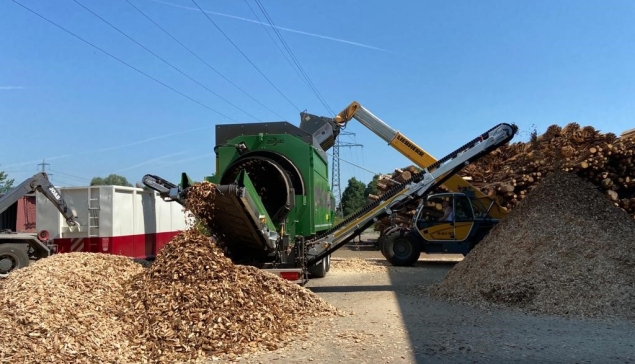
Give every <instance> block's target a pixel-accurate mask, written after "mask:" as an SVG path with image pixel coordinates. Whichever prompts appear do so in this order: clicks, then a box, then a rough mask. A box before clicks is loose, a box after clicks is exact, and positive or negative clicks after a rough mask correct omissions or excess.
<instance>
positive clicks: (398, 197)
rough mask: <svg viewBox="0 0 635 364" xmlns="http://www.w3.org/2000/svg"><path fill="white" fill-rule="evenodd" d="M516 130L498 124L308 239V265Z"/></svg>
mask: <svg viewBox="0 0 635 364" xmlns="http://www.w3.org/2000/svg"><path fill="white" fill-rule="evenodd" d="M516 132H517V127H516V126H515V125H509V124H499V125H497V126H495V127H494V128H492V129H490V130H489V131H487V132H486V133H484V134H482V135H480V136H479V137H477V138H476V139H474V140H472V141H470V142H469V143H467V144H465V145H464V146H462V147H461V148H459V149H457V150H455V151H454V152H452V153H450V154H449V155H447V156H446V157H444V158H442V159H440V160H438V161H436V162H435V163H433V164H431V165H429V166H428V167H427V168H424V169H423V170H422V171H421V172H418V173H416V174H414V175H413V176H412V177H411V178H410V179H409V180H407V181H405V182H404V183H401V184H399V185H396V186H394V187H393V188H392V189H390V190H389V191H387V192H386V193H385V194H383V195H382V196H381V197H380V198H379V199H378V200H376V201H374V202H372V203H371V204H369V205H367V206H366V207H364V208H362V209H361V210H359V211H358V212H356V213H354V214H352V215H351V216H349V217H347V218H346V219H345V220H344V221H343V222H341V223H339V224H338V225H336V226H334V227H333V228H331V229H330V230H328V231H327V232H325V233H323V234H321V235H320V236H318V237H316V238H314V239H312V240H309V241H308V242H307V243H308V245H309V246H308V248H309V249H308V253H307V254H308V256H309V259H308V265H309V266H310V265H311V264H314V263H315V262H317V261H320V260H321V259H322V258H324V257H326V256H328V255H330V254H331V253H333V252H334V251H335V250H337V249H339V248H340V247H342V246H343V245H344V244H346V243H348V242H349V241H351V240H352V239H354V238H355V237H356V236H357V235H359V234H360V233H361V232H362V231H364V230H365V229H366V228H368V227H369V226H370V225H372V224H373V223H374V222H375V221H377V219H379V218H381V217H383V216H385V215H388V214H391V213H392V210H393V209H395V208H396V207H397V208H398V207H399V206H401V205H402V204H403V203H404V202H407V201H408V200H410V199H416V198H418V197H421V196H423V195H424V194H426V193H428V192H430V191H431V190H433V189H434V188H436V187H438V186H439V185H441V184H444V183H447V181H448V180H449V179H451V178H453V177H454V176H456V173H457V172H458V171H460V170H461V169H462V168H464V167H465V166H466V165H468V164H469V163H470V162H473V161H475V160H477V159H478V158H480V157H481V156H483V155H485V154H487V153H489V152H491V151H492V150H494V149H496V148H498V147H499V146H501V145H503V144H505V143H507V142H508V141H510V140H511V139H512V138H513V137H514V135H515V134H516Z"/></svg>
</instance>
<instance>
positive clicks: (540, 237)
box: [429, 172, 635, 320]
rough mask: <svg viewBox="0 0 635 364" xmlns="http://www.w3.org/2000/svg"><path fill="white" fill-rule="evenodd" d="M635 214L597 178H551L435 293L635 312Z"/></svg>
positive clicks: (566, 309)
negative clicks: (607, 192) (596, 181)
mask: <svg viewBox="0 0 635 364" xmlns="http://www.w3.org/2000/svg"><path fill="white" fill-rule="evenodd" d="M634 237H635V221H634V220H633V219H632V218H631V217H630V216H629V215H628V214H627V213H626V212H624V211H623V210H621V209H619V208H618V207H616V206H615V205H614V204H613V203H612V202H610V201H609V200H608V199H607V198H606V197H605V196H604V195H602V194H601V193H600V192H599V191H598V190H597V188H596V187H595V186H593V185H592V184H591V183H588V182H586V181H583V180H582V179H580V178H579V177H577V176H575V175H574V174H570V173H564V172H557V173H553V174H551V175H549V176H548V177H547V178H545V180H544V182H543V183H542V184H540V185H539V186H538V187H536V189H535V190H534V191H532V192H531V194H529V195H528V197H527V198H526V199H525V200H523V202H522V203H521V204H520V205H519V206H518V207H517V208H516V209H515V210H513V211H512V212H511V213H510V214H509V215H508V216H507V217H506V218H505V219H504V220H503V221H501V223H499V225H498V226H496V227H495V228H494V229H492V231H491V232H490V234H489V235H488V236H487V237H486V238H485V239H484V240H483V241H482V242H481V243H480V244H479V245H477V246H476V247H475V248H474V250H472V252H470V254H468V256H467V257H466V258H465V259H464V260H463V261H462V262H460V263H458V264H457V265H456V266H455V267H454V268H452V270H450V272H449V273H448V274H447V276H446V277H445V279H444V280H443V281H442V282H441V283H440V284H439V285H437V286H436V287H433V288H431V289H430V291H429V293H430V294H431V296H432V297H435V298H439V299H445V300H450V301H458V302H464V303H468V304H474V305H502V306H507V307H514V308H519V309H522V310H524V311H529V312H534V313H546V314H558V315H565V316H569V315H570V316H585V317H598V318H609V317H618V318H627V319H630V320H634V319H635V250H634V249H633V243H634V240H635V238H634Z"/></svg>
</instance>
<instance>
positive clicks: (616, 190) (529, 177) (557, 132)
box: [369, 123, 635, 231]
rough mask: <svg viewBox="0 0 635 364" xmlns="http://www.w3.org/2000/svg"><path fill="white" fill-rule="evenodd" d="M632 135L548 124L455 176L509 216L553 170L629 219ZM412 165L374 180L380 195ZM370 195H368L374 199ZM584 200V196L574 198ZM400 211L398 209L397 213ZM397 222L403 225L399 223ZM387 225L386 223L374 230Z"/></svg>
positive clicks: (634, 181)
mask: <svg viewBox="0 0 635 364" xmlns="http://www.w3.org/2000/svg"><path fill="white" fill-rule="evenodd" d="M634 153H635V135H631V134H625V135H622V136H621V137H617V136H616V135H615V134H613V133H601V132H600V131H599V130H596V129H595V128H594V127H592V126H585V127H581V126H580V125H579V124H577V123H569V124H567V125H565V126H564V127H560V126H558V125H551V126H550V127H549V128H547V130H546V131H545V133H544V134H542V135H537V134H536V133H534V134H532V136H531V138H530V140H529V141H528V142H516V143H512V144H507V145H505V146H503V147H501V148H498V149H496V150H495V151H493V152H492V153H490V154H488V155H486V156H484V157H482V158H481V159H479V160H478V161H476V162H474V163H472V164H470V165H469V166H467V167H466V168H464V169H463V170H462V171H461V172H459V175H460V176H462V177H463V178H466V179H468V180H470V183H471V184H472V185H473V186H474V187H477V188H479V189H480V190H481V191H483V192H484V193H486V194H488V195H489V196H492V197H494V198H496V199H497V200H498V202H499V204H500V205H501V206H503V207H505V208H506V209H507V210H508V211H511V210H512V209H513V208H514V207H515V206H517V205H518V203H519V202H520V201H522V200H523V199H524V198H525V196H527V194H528V193H529V192H530V191H532V190H533V189H534V188H535V187H536V186H537V185H538V184H539V183H540V181H541V180H542V179H543V178H544V177H545V176H547V175H548V174H550V173H551V172H553V171H556V170H562V171H566V172H570V173H575V174H577V175H578V176H580V177H582V178H583V179H585V180H588V181H590V182H592V183H593V184H594V185H596V186H597V187H598V188H599V189H601V190H602V191H603V193H604V194H605V195H606V196H607V198H609V199H610V200H611V201H613V203H614V204H615V205H616V206H618V207H620V208H622V209H624V210H625V211H627V212H628V213H629V214H631V215H632V216H633V218H635V157H634V156H633V154H634ZM414 171H416V169H415V168H414V166H410V167H406V168H397V169H396V170H395V171H394V172H393V173H392V174H387V175H383V176H380V183H378V188H379V190H380V194H381V193H383V192H384V191H386V190H387V189H389V188H390V187H391V186H392V185H394V183H395V182H399V181H400V180H404V179H407V178H409V177H410V174H411V173H413V172H414ZM374 198H376V196H373V195H371V196H369V199H371V200H372V199H374ZM580 198H584V196H580ZM412 205H415V207H416V204H411V205H409V206H408V208H409V209H407V210H405V211H401V210H400V211H399V217H398V218H396V219H395V218H393V220H395V222H396V223H401V222H405V221H406V220H407V221H408V222H409V221H410V220H409V218H411V217H412V215H413V214H414V207H413V206H412ZM402 210H404V209H402ZM402 220H403V221H402ZM388 225H390V221H389V219H388V218H384V219H383V220H381V221H379V222H378V223H377V224H376V226H375V229H376V230H379V231H381V230H382V229H383V228H385V227H387V226H388Z"/></svg>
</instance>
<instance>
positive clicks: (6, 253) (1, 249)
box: [0, 244, 29, 277]
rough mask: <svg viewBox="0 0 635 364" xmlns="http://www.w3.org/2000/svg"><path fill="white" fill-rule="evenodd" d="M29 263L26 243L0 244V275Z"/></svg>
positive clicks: (6, 274) (2, 275)
mask: <svg viewBox="0 0 635 364" xmlns="http://www.w3.org/2000/svg"><path fill="white" fill-rule="evenodd" d="M28 265H29V254H28V253H27V246H26V244H0V277H6V276H8V275H9V273H10V272H11V271H13V270H15V269H20V268H24V267H27V266H28Z"/></svg>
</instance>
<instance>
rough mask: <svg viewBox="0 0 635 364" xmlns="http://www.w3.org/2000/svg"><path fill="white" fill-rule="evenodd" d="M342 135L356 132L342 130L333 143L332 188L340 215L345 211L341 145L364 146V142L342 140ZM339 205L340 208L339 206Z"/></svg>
mask: <svg viewBox="0 0 635 364" xmlns="http://www.w3.org/2000/svg"><path fill="white" fill-rule="evenodd" d="M341 135H355V133H351V132H348V131H343V130H342V131H340V134H339V135H338V136H337V140H335V144H334V145H333V164H332V165H331V168H332V169H333V170H332V172H331V190H332V191H333V196H335V198H336V201H335V208H336V212H339V214H340V216H341V215H342V213H343V210H342V205H341V202H342V189H341V187H340V186H341V185H340V182H341V181H340V148H341V147H347V148H352V147H364V145H363V144H355V143H348V142H341V141H340V136H341ZM337 206H339V208H338V207H337Z"/></svg>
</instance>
